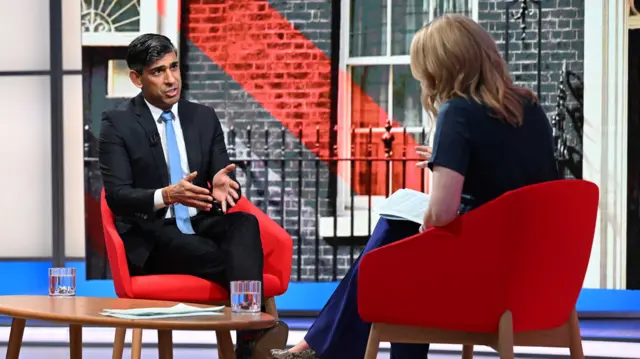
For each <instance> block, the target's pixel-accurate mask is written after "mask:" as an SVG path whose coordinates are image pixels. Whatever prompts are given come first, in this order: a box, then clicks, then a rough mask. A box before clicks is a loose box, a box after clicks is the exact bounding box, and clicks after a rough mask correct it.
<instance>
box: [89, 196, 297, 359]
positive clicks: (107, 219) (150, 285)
mask: <svg viewBox="0 0 640 359" xmlns="http://www.w3.org/2000/svg"><path fill="white" fill-rule="evenodd" d="M100 201H101V211H102V225H103V229H104V238H105V243H106V247H107V255H108V258H109V265H110V267H111V275H112V277H113V284H114V286H115V290H116V294H117V295H118V297H119V298H133V299H151V300H168V301H176V302H186V303H207V304H221V303H223V304H228V301H229V292H228V289H227V288H223V287H221V286H220V285H218V284H215V283H212V282H210V281H207V280H204V279H201V278H198V277H194V276H190V275H179V274H175V275H174V274H171V275H167V274H165V275H145V276H134V277H132V276H131V275H130V274H129V267H128V265H127V257H126V254H125V250H124V244H123V243H122V239H121V238H120V235H119V234H118V232H117V230H116V227H115V223H114V216H113V213H112V212H111V210H110V209H109V206H108V205H107V201H106V200H105V192H104V189H103V190H102V194H101V199H100ZM236 211H237V212H246V213H251V214H253V215H254V216H256V217H257V218H258V222H259V223H260V234H261V239H262V249H263V251H264V278H263V291H264V297H265V305H266V310H267V313H269V314H271V315H272V316H274V317H275V318H276V319H277V318H278V311H277V309H276V303H275V299H274V297H276V296H278V295H281V294H284V293H285V292H286V291H287V288H288V287H289V279H290V276H291V264H292V259H293V257H292V253H293V241H292V239H291V236H290V235H289V234H288V233H287V232H286V231H285V230H284V229H283V228H282V227H280V226H279V225H278V224H277V223H276V222H275V221H273V220H272V219H271V218H269V216H267V215H266V214H265V213H263V212H262V211H260V210H259V209H258V208H257V207H256V206H254V205H253V204H252V203H251V202H250V201H249V200H248V199H246V198H245V197H241V198H240V200H239V201H238V203H237V204H236V206H234V207H233V209H231V210H230V212H236ZM125 334H126V328H118V329H116V339H115V343H114V356H113V357H114V358H122V350H123V346H124V338H125ZM141 349H142V329H134V330H133V340H132V348H131V356H132V358H134V359H139V358H140V354H141Z"/></svg>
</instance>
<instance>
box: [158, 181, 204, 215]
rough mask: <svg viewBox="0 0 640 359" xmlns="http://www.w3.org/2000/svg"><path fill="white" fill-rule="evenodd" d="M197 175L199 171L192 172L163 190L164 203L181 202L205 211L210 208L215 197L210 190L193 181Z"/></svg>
mask: <svg viewBox="0 0 640 359" xmlns="http://www.w3.org/2000/svg"><path fill="white" fill-rule="evenodd" d="M197 175H198V172H192V173H190V174H189V175H188V176H187V177H185V178H183V179H181V180H180V182H178V183H176V184H174V185H171V186H168V187H166V188H165V189H164V190H163V191H162V198H163V199H164V203H165V204H167V205H169V204H173V203H180V204H183V205H185V206H187V207H195V208H198V209H200V210H205V211H208V210H210V209H211V205H212V204H211V202H213V198H212V197H211V195H210V193H209V190H207V189H206V188H202V187H199V186H196V185H194V184H193V183H191V182H192V181H193V179H194V178H196V176H197Z"/></svg>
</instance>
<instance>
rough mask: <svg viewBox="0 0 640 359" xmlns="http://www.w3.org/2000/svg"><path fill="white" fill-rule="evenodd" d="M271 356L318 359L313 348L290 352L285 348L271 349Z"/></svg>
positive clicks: (283, 358) (284, 358) (279, 358)
mask: <svg viewBox="0 0 640 359" xmlns="http://www.w3.org/2000/svg"><path fill="white" fill-rule="evenodd" d="M271 357H273V358H274V359H319V358H318V357H317V356H316V352H315V351H314V350H313V349H307V350H303V351H301V352H298V353H292V352H290V351H288V350H286V349H273V350H272V351H271Z"/></svg>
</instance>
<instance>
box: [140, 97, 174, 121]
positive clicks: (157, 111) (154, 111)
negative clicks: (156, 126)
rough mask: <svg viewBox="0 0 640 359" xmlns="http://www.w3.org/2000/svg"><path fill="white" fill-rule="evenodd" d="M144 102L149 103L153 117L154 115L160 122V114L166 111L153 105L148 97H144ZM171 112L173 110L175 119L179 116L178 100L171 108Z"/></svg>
mask: <svg viewBox="0 0 640 359" xmlns="http://www.w3.org/2000/svg"><path fill="white" fill-rule="evenodd" d="M144 102H145V103H146V104H147V106H148V107H149V111H151V117H153V119H154V120H155V121H157V122H160V115H162V113H163V112H164V111H163V110H161V109H159V108H157V107H156V106H154V105H152V104H151V103H150V102H149V101H147V99H146V98H145V99H144ZM171 112H173V118H174V119H175V118H176V117H178V103H177V102H176V104H175V105H173V107H172V108H171Z"/></svg>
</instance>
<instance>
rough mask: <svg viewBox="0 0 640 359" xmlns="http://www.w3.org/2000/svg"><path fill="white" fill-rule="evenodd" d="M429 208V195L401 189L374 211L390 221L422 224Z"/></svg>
mask: <svg viewBox="0 0 640 359" xmlns="http://www.w3.org/2000/svg"><path fill="white" fill-rule="evenodd" d="M428 206H429V195H428V194H426V193H423V192H418V191H415V190H412V189H408V188H403V189H399V190H397V191H396V192H394V193H393V194H392V195H391V196H389V198H387V199H386V200H385V201H384V202H382V203H381V204H380V205H378V207H376V209H375V211H376V212H377V213H378V214H379V215H380V217H383V218H386V219H391V220H407V221H411V222H415V223H417V224H422V223H423V222H424V213H425V212H426V211H427V207H428Z"/></svg>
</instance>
